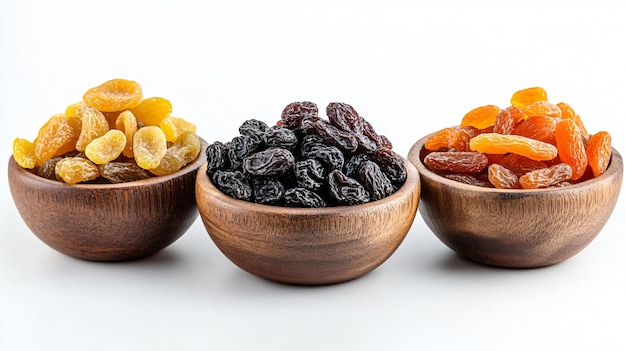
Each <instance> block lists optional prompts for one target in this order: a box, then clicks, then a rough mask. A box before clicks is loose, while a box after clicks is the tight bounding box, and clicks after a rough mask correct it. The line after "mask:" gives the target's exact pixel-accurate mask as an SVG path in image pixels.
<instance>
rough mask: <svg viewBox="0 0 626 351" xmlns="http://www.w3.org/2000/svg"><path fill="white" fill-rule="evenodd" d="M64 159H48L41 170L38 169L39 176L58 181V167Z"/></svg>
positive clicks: (40, 167)
mask: <svg viewBox="0 0 626 351" xmlns="http://www.w3.org/2000/svg"><path fill="white" fill-rule="evenodd" d="M62 159H63V157H61V156H55V157H52V158H49V159H47V160H46V161H45V162H44V163H43V164H42V165H41V166H39V168H37V175H38V176H40V177H42V178H46V179H51V180H57V175H56V165H57V163H58V162H59V161H61V160H62Z"/></svg>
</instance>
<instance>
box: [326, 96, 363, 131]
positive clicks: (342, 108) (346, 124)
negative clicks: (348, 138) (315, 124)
mask: <svg viewBox="0 0 626 351" xmlns="http://www.w3.org/2000/svg"><path fill="white" fill-rule="evenodd" d="M326 115H327V116H328V120H329V121H330V123H331V124H332V125H333V126H335V127H337V128H339V129H340V130H342V131H344V132H350V133H353V134H361V132H362V131H363V122H362V120H361V118H360V117H359V114H358V113H357V112H356V110H355V109H354V108H353V107H352V106H350V105H348V104H346V103H343V102H331V103H330V104H328V106H326Z"/></svg>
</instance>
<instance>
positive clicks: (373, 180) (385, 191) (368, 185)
mask: <svg viewBox="0 0 626 351" xmlns="http://www.w3.org/2000/svg"><path fill="white" fill-rule="evenodd" d="M357 179H358V180H359V182H360V183H361V184H363V187H365V189H366V190H367V191H369V193H370V201H376V200H380V199H382V198H384V197H387V196H389V195H391V194H392V193H393V191H394V189H393V186H392V185H391V181H390V180H389V178H387V176H386V175H385V174H384V173H383V172H382V171H381V170H380V167H379V166H378V164H376V163H375V162H372V161H365V162H363V163H362V164H361V167H359V171H358V174H357Z"/></svg>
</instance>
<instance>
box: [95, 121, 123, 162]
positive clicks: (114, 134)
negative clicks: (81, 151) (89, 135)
mask: <svg viewBox="0 0 626 351" xmlns="http://www.w3.org/2000/svg"><path fill="white" fill-rule="evenodd" d="M125 147H126V136H125V135H124V133H123V132H121V131H119V130H117V129H111V130H109V131H108V132H106V134H104V135H103V136H101V137H98V138H95V139H94V140H92V141H91V142H90V143H89V144H88V145H87V147H86V148H85V156H87V158H88V159H89V160H90V161H91V162H93V163H95V164H98V165H102V164H105V163H109V162H111V161H113V160H115V159H116V158H118V157H119V156H120V154H121V153H122V151H123V150H124V148H125Z"/></svg>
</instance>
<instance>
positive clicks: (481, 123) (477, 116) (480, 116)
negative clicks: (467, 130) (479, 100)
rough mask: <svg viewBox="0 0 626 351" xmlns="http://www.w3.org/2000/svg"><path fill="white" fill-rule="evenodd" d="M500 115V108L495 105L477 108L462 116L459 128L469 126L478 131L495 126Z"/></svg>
mask: <svg viewBox="0 0 626 351" xmlns="http://www.w3.org/2000/svg"><path fill="white" fill-rule="evenodd" d="M498 113H500V108H499V107H498V106H495V105H485V106H480V107H477V108H475V109H473V110H471V111H469V112H468V113H466V114H465V116H463V119H462V120H461V127H465V126H471V127H474V128H478V129H485V128H488V127H491V126H493V125H494V124H495V122H496V118H497V117H498Z"/></svg>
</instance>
